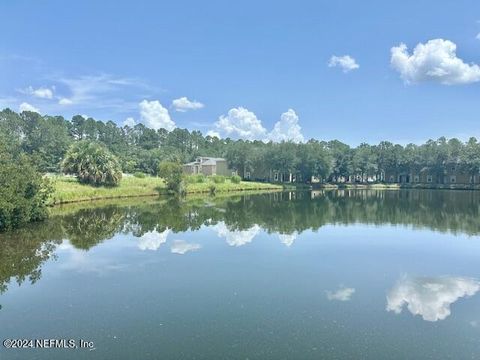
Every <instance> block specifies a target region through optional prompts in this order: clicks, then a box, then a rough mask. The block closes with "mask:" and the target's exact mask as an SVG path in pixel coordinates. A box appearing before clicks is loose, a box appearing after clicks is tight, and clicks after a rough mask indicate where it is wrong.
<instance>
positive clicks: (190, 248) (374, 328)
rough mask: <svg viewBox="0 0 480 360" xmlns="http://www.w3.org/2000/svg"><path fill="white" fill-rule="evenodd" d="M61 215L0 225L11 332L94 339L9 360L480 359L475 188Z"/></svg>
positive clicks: (90, 207) (147, 204)
mask: <svg viewBox="0 0 480 360" xmlns="http://www.w3.org/2000/svg"><path fill="white" fill-rule="evenodd" d="M82 207H84V208H82ZM85 207H86V208H85ZM53 212H54V214H53V215H52V216H51V218H50V219H49V220H48V221H46V222H44V223H39V224H34V225H32V226H29V227H27V228H24V229H21V230H19V231H16V232H12V233H5V234H0V305H1V309H0V340H2V341H3V340H4V339H74V340H75V342H76V345H78V343H79V341H80V340H83V341H85V342H88V346H86V347H84V348H76V349H52V348H50V349H46V348H43V349H41V348H36V349H32V348H28V349H5V348H4V347H0V359H2V360H4V359H5V360H7V359H48V360H51V359H67V358H68V359H112V360H113V359H115V360H118V359H472V358H478V357H479V356H480V295H479V294H478V292H479V290H480V237H479V235H480V194H479V193H478V192H469V191H441V190H437V191H429V190H399V191H365V190H364V191H359V190H337V191H317V192H282V193H268V194H260V195H244V196H232V197H211V198H189V199H188V200H186V201H175V200H172V199H171V200H166V199H155V198H144V199H137V200H134V201H117V202H111V203H98V204H94V203H91V204H82V205H72V206H65V207H63V208H55V209H54V210H53ZM90 342H91V343H90ZM37 345H38V344H37ZM37 347H38V346H37Z"/></svg>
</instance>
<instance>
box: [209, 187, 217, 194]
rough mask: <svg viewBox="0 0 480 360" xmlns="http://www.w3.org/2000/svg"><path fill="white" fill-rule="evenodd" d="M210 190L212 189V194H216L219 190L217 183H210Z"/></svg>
mask: <svg viewBox="0 0 480 360" xmlns="http://www.w3.org/2000/svg"><path fill="white" fill-rule="evenodd" d="M208 190H209V191H210V194H212V195H215V193H216V192H217V186H216V185H215V184H210V185H209V186H208Z"/></svg>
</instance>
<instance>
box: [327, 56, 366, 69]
mask: <svg viewBox="0 0 480 360" xmlns="http://www.w3.org/2000/svg"><path fill="white" fill-rule="evenodd" d="M337 66H338V67H340V68H342V71H343V72H344V73H348V72H350V71H352V70H356V69H358V68H359V67H360V65H358V64H357V62H356V61H355V59H354V58H353V57H351V56H350V55H344V56H335V55H333V56H332V57H331V58H330V60H329V62H328V67H337Z"/></svg>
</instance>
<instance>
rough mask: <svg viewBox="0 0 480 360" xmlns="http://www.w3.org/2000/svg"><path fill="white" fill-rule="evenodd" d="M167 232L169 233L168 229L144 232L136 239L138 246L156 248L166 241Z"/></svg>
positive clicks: (140, 247) (149, 248)
mask: <svg viewBox="0 0 480 360" xmlns="http://www.w3.org/2000/svg"><path fill="white" fill-rule="evenodd" d="M168 234H170V229H167V230H165V231H162V232H158V231H149V232H146V233H145V234H143V235H142V236H141V237H140V238H139V239H138V248H139V249H140V250H153V251H155V250H158V248H159V247H160V246H161V245H162V244H164V243H166V242H167V236H168Z"/></svg>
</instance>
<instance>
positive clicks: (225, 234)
mask: <svg viewBox="0 0 480 360" xmlns="http://www.w3.org/2000/svg"><path fill="white" fill-rule="evenodd" d="M212 228H213V229H214V230H215V231H216V233H217V235H218V237H221V238H225V241H226V242H227V244H228V245H230V246H235V247H239V246H243V245H245V244H248V243H249V242H252V240H253V238H254V237H255V236H256V235H257V234H258V233H259V232H260V226H258V225H257V224H255V225H253V226H252V227H251V228H248V229H246V230H230V229H229V228H228V226H227V225H226V224H225V223H224V222H221V223H219V224H217V225H214V226H213V227H212Z"/></svg>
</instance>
